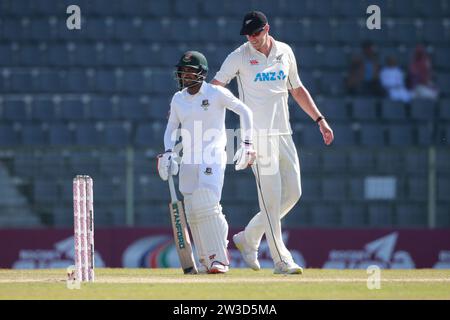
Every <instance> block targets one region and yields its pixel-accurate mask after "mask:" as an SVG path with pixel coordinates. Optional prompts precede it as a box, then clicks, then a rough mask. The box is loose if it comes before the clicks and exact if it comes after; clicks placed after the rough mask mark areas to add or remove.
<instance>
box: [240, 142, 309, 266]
mask: <svg viewBox="0 0 450 320" xmlns="http://www.w3.org/2000/svg"><path fill="white" fill-rule="evenodd" d="M255 147H256V148H255V149H256V152H257V155H258V158H257V161H256V163H255V165H253V166H252V169H253V173H254V175H255V179H256V184H257V188H258V200H259V208H260V212H258V213H257V214H256V215H255V216H254V217H253V218H252V220H250V222H249V223H248V225H247V226H246V228H245V233H244V234H245V238H246V240H247V242H248V243H249V244H250V245H251V246H252V247H253V248H254V249H257V248H258V247H259V244H260V242H261V238H262V236H263V234H265V235H266V240H267V242H268V244H269V248H270V254H271V256H272V259H273V261H274V263H277V262H279V261H292V255H291V253H290V252H289V250H288V249H287V248H286V246H285V244H284V242H283V238H282V233H281V218H283V217H284V216H285V215H286V214H287V213H288V212H289V211H290V210H291V209H292V208H293V207H294V205H295V204H296V203H297V201H298V200H299V199H300V196H301V194H302V189H301V182H300V163H299V160H298V155H297V150H296V148H295V144H294V141H293V140H292V136H291V135H281V136H269V137H258V138H257V142H256V143H255Z"/></svg>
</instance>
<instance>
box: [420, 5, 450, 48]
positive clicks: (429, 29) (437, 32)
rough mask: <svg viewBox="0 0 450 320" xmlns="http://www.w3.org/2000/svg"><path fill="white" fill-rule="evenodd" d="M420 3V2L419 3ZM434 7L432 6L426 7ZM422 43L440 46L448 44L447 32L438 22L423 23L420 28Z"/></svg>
mask: <svg viewBox="0 0 450 320" xmlns="http://www.w3.org/2000/svg"><path fill="white" fill-rule="evenodd" d="M419 2H420V1H419ZM426 7H430V8H432V7H434V6H430V5H428V6H426ZM422 33H423V41H424V42H425V43H428V44H433V45H442V44H444V43H448V41H449V38H448V37H447V36H446V34H447V32H446V30H445V28H444V26H443V24H442V22H441V21H440V20H437V21H427V20H426V21H425V22H424V24H423V26H422Z"/></svg>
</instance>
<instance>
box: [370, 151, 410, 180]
mask: <svg viewBox="0 0 450 320" xmlns="http://www.w3.org/2000/svg"><path fill="white" fill-rule="evenodd" d="M375 159H376V160H375V161H376V169H377V171H378V172H381V173H386V174H395V173H396V172H399V171H400V170H403V168H404V166H405V164H404V160H403V159H404V156H403V154H402V153H400V152H398V151H395V150H391V151H390V152H382V151H379V152H376V154H375Z"/></svg>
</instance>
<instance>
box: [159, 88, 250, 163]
mask: <svg viewBox="0 0 450 320" xmlns="http://www.w3.org/2000/svg"><path fill="white" fill-rule="evenodd" d="M226 109H230V110H231V111H233V112H235V113H237V114H238V115H239V116H240V119H241V126H242V128H241V129H242V139H244V140H251V137H252V127H253V121H252V112H251V110H250V109H249V108H248V107H247V106H246V105H245V104H244V103H243V102H242V101H240V100H239V99H238V98H236V97H235V96H234V95H233V94H232V93H231V92H230V90H228V89H226V88H224V87H221V86H215V85H212V84H209V83H206V82H203V83H202V86H201V87H200V90H199V91H198V92H197V93H196V94H195V95H191V94H190V93H189V92H188V91H187V89H183V90H182V91H179V92H177V93H175V94H174V96H173V98H172V101H171V103H170V116H169V120H168V123H167V128H166V131H165V134H164V147H165V150H168V149H172V150H173V148H174V145H175V142H176V133H174V131H176V130H177V128H178V126H179V124H181V137H182V143H183V161H185V160H186V161H193V160H192V159H186V155H189V156H192V155H194V154H195V155H196V156H198V155H199V154H200V155H202V154H205V153H208V154H211V152H217V151H218V152H219V153H221V152H223V151H224V150H225V146H226V143H227V137H226V131H225V112H226ZM197 159H198V157H197ZM195 163H203V161H196V162H195Z"/></svg>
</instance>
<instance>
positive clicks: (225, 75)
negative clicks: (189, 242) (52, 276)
mask: <svg viewBox="0 0 450 320" xmlns="http://www.w3.org/2000/svg"><path fill="white" fill-rule="evenodd" d="M269 30H270V26H269V24H268V21H267V18H266V16H265V15H264V14H263V13H262V12H260V11H252V12H249V13H247V14H246V15H245V17H244V19H243V22H242V28H241V31H240V34H241V35H245V36H246V38H247V40H248V41H247V42H245V43H244V44H243V45H241V46H240V47H239V48H237V49H236V50H234V51H233V52H231V53H230V54H229V55H228V57H227V58H226V59H225V61H224V62H223V64H222V66H221V68H220V70H219V71H218V72H217V74H216V75H215V77H214V80H213V81H212V82H211V83H212V84H216V85H221V86H225V85H227V84H228V83H229V82H230V81H231V80H232V79H233V78H235V77H236V78H237V84H238V89H239V98H240V99H241V100H242V102H244V103H245V104H246V105H247V106H248V107H249V108H250V109H251V110H252V112H253V122H254V130H253V132H254V137H253V143H254V148H255V150H256V152H257V153H258V156H257V159H256V161H255V164H254V165H253V166H252V170H253V173H254V175H255V179H256V184H257V188H258V200H259V207H260V212H258V213H257V214H256V215H255V216H254V217H253V218H252V219H251V221H250V222H249V224H248V225H247V226H246V228H245V230H244V231H242V232H239V233H238V234H236V235H234V236H233V241H234V243H235V245H236V247H237V248H238V249H239V250H240V251H241V254H242V256H243V259H244V261H245V262H246V263H247V265H248V266H249V267H250V268H252V269H254V270H259V269H260V265H259V262H258V247H259V245H260V242H261V238H262V236H263V235H264V234H265V235H266V239H267V242H268V244H269V248H270V254H271V256H272V259H273V262H274V273H276V274H300V273H302V272H303V269H302V268H301V267H300V266H299V265H297V264H296V263H295V262H294V260H293V258H292V255H291V253H290V252H289V250H288V249H287V248H286V246H285V244H284V242H283V239H282V233H281V218H283V217H284V216H285V215H286V214H287V213H288V212H289V211H290V210H291V209H292V208H293V207H294V205H295V204H296V203H297V201H298V200H299V199H300V196H301V194H302V189H301V183H300V164H299V159H298V155H297V151H296V147H295V144H294V142H293V140H292V129H291V126H290V123H289V110H288V97H289V93H290V94H291V95H292V97H293V98H294V100H295V101H296V102H297V104H298V105H299V106H300V107H301V108H302V109H303V111H304V112H306V113H307V114H308V115H309V116H310V117H311V119H312V120H313V121H315V122H316V123H317V125H318V128H319V130H320V132H321V133H322V136H323V140H324V142H325V144H326V145H329V144H330V143H331V142H332V141H333V139H334V137H333V131H332V129H331V128H330V126H329V125H328V123H327V121H326V119H325V117H324V116H323V115H322V114H321V112H320V111H319V109H318V108H317V106H316V105H315V103H314V101H313V99H312V98H311V95H310V94H309V92H308V90H307V89H306V88H305V86H304V85H303V84H302V82H301V81H300V77H299V75H298V71H297V62H296V59H295V56H294V53H293V51H292V49H291V47H290V46H289V45H287V44H286V43H283V42H280V41H277V40H275V39H274V38H273V37H272V36H270V35H269ZM263 149H264V150H265V149H268V150H270V151H267V152H266V151H264V152H263ZM262 163H269V164H270V167H271V170H268V172H267V170H266V171H264V170H263V168H262V166H261V164H262Z"/></svg>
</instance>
